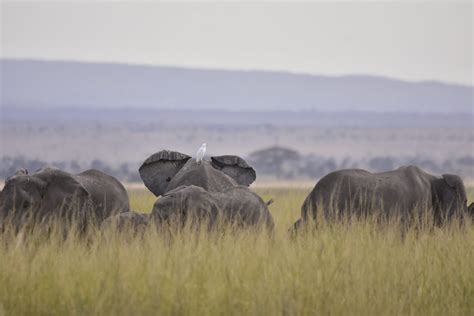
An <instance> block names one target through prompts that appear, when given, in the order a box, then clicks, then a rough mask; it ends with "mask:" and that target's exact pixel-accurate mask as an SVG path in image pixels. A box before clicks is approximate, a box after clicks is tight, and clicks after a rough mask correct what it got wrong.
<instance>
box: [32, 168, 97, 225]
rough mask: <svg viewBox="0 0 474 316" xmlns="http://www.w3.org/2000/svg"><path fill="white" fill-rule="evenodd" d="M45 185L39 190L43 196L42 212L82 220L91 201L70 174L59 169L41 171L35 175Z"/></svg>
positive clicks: (85, 191) (81, 186) (82, 187)
mask: <svg viewBox="0 0 474 316" xmlns="http://www.w3.org/2000/svg"><path fill="white" fill-rule="evenodd" d="M35 176H37V177H38V178H39V179H41V180H43V182H44V183H45V184H44V186H43V187H42V188H41V190H42V196H43V205H42V210H44V211H45V212H48V213H49V212H51V214H55V215H66V216H68V218H70V219H72V218H73V217H76V218H79V217H80V218H81V219H83V218H84V217H85V216H87V215H88V214H86V212H87V210H88V208H89V207H91V199H90V194H89V192H88V191H87V190H86V189H85V188H84V186H83V185H82V184H81V183H79V181H77V180H76V179H75V178H74V176H73V175H71V174H70V173H67V172H64V171H61V170H59V169H53V168H46V169H41V170H40V171H39V172H37V173H36V174H35Z"/></svg>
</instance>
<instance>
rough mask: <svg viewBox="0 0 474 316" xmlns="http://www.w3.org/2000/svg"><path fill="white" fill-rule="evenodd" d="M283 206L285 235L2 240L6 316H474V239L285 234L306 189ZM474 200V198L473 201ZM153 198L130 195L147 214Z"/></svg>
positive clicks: (460, 233)
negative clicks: (431, 315) (292, 236)
mask: <svg viewBox="0 0 474 316" xmlns="http://www.w3.org/2000/svg"><path fill="white" fill-rule="evenodd" d="M257 191H258V193H259V194H260V195H261V196H262V197H263V198H264V199H265V200H268V199H269V198H274V200H275V203H274V204H273V205H272V206H271V212H272V214H273V216H274V219H275V224H276V232H275V234H274V236H273V237H269V236H268V235H267V234H263V233H256V232H249V231H244V232H241V233H238V234H231V233H225V232H224V233H222V232H211V233H207V232H205V231H202V232H200V233H193V232H190V231H186V230H185V231H182V232H178V233H176V234H175V235H174V237H173V238H165V237H164V236H163V235H160V234H158V233H156V232H155V231H153V230H150V231H148V232H147V233H146V234H145V236H143V238H140V237H136V236H132V235H131V234H130V233H128V232H123V233H121V234H119V233H117V232H114V231H107V232H103V233H101V232H95V233H93V234H92V235H91V236H90V238H89V239H88V240H87V241H84V240H81V239H78V238H76V237H74V236H71V237H69V238H68V239H67V240H65V241H63V240H62V239H61V238H59V237H58V238H55V237H53V238H49V239H44V238H43V237H41V236H40V235H39V234H38V235H34V236H30V237H29V238H21V237H13V236H11V235H9V234H7V235H2V236H1V237H0V315H2V314H7V315H26V314H39V315H65V314H80V315H153V314H159V315H306V314H307V315H314V314H332V315H347V314H351V315H380V314H383V315H400V314H403V315H407V314H413V315H419V314H436V315H447V314H451V315H473V314H474V227H473V226H472V225H470V226H467V227H465V228H459V227H458V226H456V225H448V226H447V227H444V228H435V229H431V230H425V231H419V230H418V231H415V230H411V231H408V232H407V233H406V234H405V235H404V236H403V237H402V236H401V234H400V230H399V228H398V227H396V225H391V226H387V227H384V228H383V229H380V227H375V226H374V225H372V224H371V223H370V222H354V223H352V224H351V225H348V224H336V225H332V226H324V227H321V228H320V229H318V230H317V231H315V232H314V233H312V234H306V235H304V236H302V237H301V238H297V239H296V240H291V239H290V238H288V235H287V229H288V227H289V226H290V225H291V224H292V223H293V222H294V220H296V219H297V218H298V217H299V208H300V205H301V203H302V201H303V199H304V197H305V196H306V194H307V193H308V191H309V190H308V189H284V188H274V189H271V188H266V189H263V188H262V189H257ZM473 193H474V191H473V190H472V189H470V190H469V197H470V200H471V201H472V200H473V198H474V194H473ZM154 200H155V198H154V197H153V196H152V195H151V194H149V193H147V192H146V191H140V190H138V191H137V190H134V191H131V201H132V206H133V208H134V209H136V210H141V211H149V210H150V209H151V206H152V204H153V202H154Z"/></svg>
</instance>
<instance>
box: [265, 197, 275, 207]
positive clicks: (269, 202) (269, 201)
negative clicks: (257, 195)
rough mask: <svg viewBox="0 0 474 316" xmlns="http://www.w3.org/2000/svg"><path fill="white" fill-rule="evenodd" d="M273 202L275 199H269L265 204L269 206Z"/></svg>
mask: <svg viewBox="0 0 474 316" xmlns="http://www.w3.org/2000/svg"><path fill="white" fill-rule="evenodd" d="M273 202H275V201H274V200H273V199H270V200H268V201H267V202H266V203H265V204H267V206H270V205H272V204H273Z"/></svg>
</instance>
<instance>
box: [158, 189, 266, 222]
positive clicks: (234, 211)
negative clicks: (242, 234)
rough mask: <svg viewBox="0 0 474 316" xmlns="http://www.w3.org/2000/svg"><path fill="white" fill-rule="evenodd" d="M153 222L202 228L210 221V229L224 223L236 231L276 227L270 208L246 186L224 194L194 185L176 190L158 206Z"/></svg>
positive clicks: (167, 195) (225, 191)
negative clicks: (255, 227) (176, 223)
mask: <svg viewBox="0 0 474 316" xmlns="http://www.w3.org/2000/svg"><path fill="white" fill-rule="evenodd" d="M152 218H153V219H154V220H155V222H156V223H157V224H158V225H160V224H162V223H164V222H166V223H174V222H178V223H184V222H186V221H188V220H189V221H190V222H191V223H192V224H198V225H199V224H200V223H201V222H203V221H206V220H208V223H207V224H208V226H209V228H213V227H216V226H218V225H219V224H223V223H226V224H230V225H234V227H254V226H261V225H263V226H264V227H266V228H267V229H269V230H272V229H273V227H274V223H273V218H272V216H271V214H270V212H269V211H268V207H267V204H266V203H265V202H264V201H263V200H262V199H261V198H260V197H259V196H258V195H257V194H255V193H254V192H252V191H250V190H249V189H248V188H247V187H244V186H234V187H230V188H227V189H225V190H224V191H222V192H208V191H206V190H204V189H203V188H201V187H198V186H195V185H187V186H180V187H177V188H176V189H173V190H171V191H169V192H167V193H165V194H164V195H163V196H162V197H161V198H160V199H158V200H157V201H156V202H155V204H154V206H153V211H152Z"/></svg>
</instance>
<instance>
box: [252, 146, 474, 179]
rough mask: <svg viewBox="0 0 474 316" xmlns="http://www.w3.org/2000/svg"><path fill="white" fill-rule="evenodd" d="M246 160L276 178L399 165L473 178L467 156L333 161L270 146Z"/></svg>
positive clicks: (473, 162) (473, 160)
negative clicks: (439, 160)
mask: <svg viewBox="0 0 474 316" xmlns="http://www.w3.org/2000/svg"><path fill="white" fill-rule="evenodd" d="M247 160H248V162H249V163H250V164H251V165H252V166H253V167H254V168H255V169H256V170H257V174H258V175H260V176H270V177H276V178H277V179H308V178H309V179H317V178H320V177H322V176H324V175H326V174H328V173H329V172H332V171H334V170H338V169H349V168H360V169H365V170H368V171H372V172H381V171H387V170H393V169H396V168H398V167H400V166H403V165H416V166H419V167H421V168H422V169H424V170H426V171H428V172H432V173H434V174H443V173H454V174H459V175H461V176H462V177H465V178H474V157H473V156H470V155H468V156H463V157H458V158H453V159H449V160H444V161H442V162H437V161H435V160H433V159H429V158H426V157H421V156H412V157H391V156H374V157H369V158H362V159H357V160H355V159H353V158H350V157H346V158H343V159H336V158H334V157H322V156H317V155H313V154H309V155H302V154H301V153H299V152H297V151H296V150H293V149H290V148H284V147H278V146H274V147H270V148H266V149H262V150H258V151H255V152H253V153H251V154H250V155H249V156H248V158H247Z"/></svg>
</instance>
